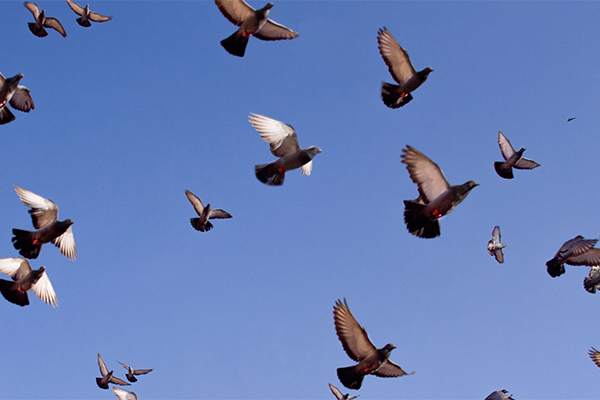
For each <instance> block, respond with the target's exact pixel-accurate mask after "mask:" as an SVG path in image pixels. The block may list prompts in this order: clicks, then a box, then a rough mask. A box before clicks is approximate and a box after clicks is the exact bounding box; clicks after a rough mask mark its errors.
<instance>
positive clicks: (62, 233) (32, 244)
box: [12, 185, 77, 260]
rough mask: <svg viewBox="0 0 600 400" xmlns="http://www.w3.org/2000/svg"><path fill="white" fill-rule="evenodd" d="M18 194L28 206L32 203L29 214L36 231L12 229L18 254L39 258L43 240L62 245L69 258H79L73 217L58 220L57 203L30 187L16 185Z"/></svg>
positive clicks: (63, 252) (61, 250)
mask: <svg viewBox="0 0 600 400" xmlns="http://www.w3.org/2000/svg"><path fill="white" fill-rule="evenodd" d="M13 186H14V187H15V190H16V191H17V194H18V195H19V198H20V199H21V201H22V202H23V204H25V205H26V206H27V207H31V210H29V214H31V220H32V222H33V227H34V228H35V229H37V231H24V230H21V229H13V230H12V232H13V235H15V236H14V237H13V238H12V241H13V242H14V243H13V245H14V247H15V249H17V250H19V254H21V255H22V256H23V257H26V258H37V257H38V256H39V254H40V250H41V248H42V245H43V244H44V243H48V242H52V243H53V244H54V245H55V246H57V247H58V248H59V249H60V252H61V253H62V255H64V256H65V257H67V258H68V259H69V260H75V259H76V258H77V249H76V247H75V238H74V237H73V229H72V227H71V225H73V221H71V220H70V219H66V220H64V221H59V220H58V206H57V205H56V204H55V203H54V202H53V201H52V200H48V199H45V198H43V197H42V196H40V195H37V194H35V193H33V192H30V191H29V190H26V189H23V188H20V187H18V186H17V185H13Z"/></svg>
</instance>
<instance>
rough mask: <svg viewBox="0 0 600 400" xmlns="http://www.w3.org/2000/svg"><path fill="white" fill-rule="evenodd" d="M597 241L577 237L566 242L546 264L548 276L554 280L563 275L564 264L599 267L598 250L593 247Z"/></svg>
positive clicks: (599, 252)
mask: <svg viewBox="0 0 600 400" xmlns="http://www.w3.org/2000/svg"><path fill="white" fill-rule="evenodd" d="M597 242H598V239H584V238H583V236H581V235H578V236H575V237H574V238H573V239H570V240H567V241H566V242H565V243H564V244H563V245H562V246H561V247H560V249H559V250H558V252H557V253H556V255H555V256H554V258H553V259H552V260H550V261H548V262H547V263H546V266H547V267H548V274H549V275H550V276H551V277H553V278H556V277H557V276H561V275H562V274H564V273H565V266H564V264H569V265H587V266H590V267H591V266H594V265H600V249H597V248H595V247H594V246H595V245H596V243H597Z"/></svg>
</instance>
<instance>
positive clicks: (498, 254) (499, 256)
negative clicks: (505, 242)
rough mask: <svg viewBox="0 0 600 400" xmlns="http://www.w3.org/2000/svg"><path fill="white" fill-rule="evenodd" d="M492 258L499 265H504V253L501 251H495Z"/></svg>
mask: <svg viewBox="0 0 600 400" xmlns="http://www.w3.org/2000/svg"><path fill="white" fill-rule="evenodd" d="M494 257H495V258H496V261H498V262H499V263H500V264H503V263H504V253H503V252H502V249H498V250H495V251H494Z"/></svg>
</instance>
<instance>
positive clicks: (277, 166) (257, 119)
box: [249, 113, 321, 186]
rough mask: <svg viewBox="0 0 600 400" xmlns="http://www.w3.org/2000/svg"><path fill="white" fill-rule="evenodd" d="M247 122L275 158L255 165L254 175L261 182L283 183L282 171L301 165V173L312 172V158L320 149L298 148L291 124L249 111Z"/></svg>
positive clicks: (276, 184) (278, 184)
mask: <svg viewBox="0 0 600 400" xmlns="http://www.w3.org/2000/svg"><path fill="white" fill-rule="evenodd" d="M249 121H250V123H251V124H252V126H253V127H254V129H256V130H257V131H258V133H260V137H261V138H263V140H264V141H265V142H267V143H269V145H270V146H271V153H272V154H273V155H274V156H275V157H279V160H277V161H274V162H272V163H270V164H262V165H256V166H255V167H254V170H255V173H256V177H257V178H258V180H259V181H261V182H262V183H266V184H267V185H271V186H281V185H283V178H285V173H286V171H290V170H293V169H297V168H302V173H303V174H304V175H310V172H311V171H312V159H313V157H314V156H316V155H317V154H319V153H321V149H319V148H318V147H316V146H311V147H309V148H307V149H301V148H300V145H299V144H298V138H297V136H296V131H295V130H294V128H293V127H292V126H291V125H288V124H284V123H283V122H279V121H277V120H275V119H273V118H269V117H265V116H263V115H258V114H252V113H251V115H250V117H249Z"/></svg>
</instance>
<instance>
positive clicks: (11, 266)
mask: <svg viewBox="0 0 600 400" xmlns="http://www.w3.org/2000/svg"><path fill="white" fill-rule="evenodd" d="M29 271H31V266H30V265H29V261H27V259H26V258H23V257H10V258H0V272H2V273H5V274H6V275H9V276H12V277H13V278H15V280H18V279H20V278H22V277H24V276H25V275H27V274H28V273H29ZM17 275H18V276H17Z"/></svg>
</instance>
